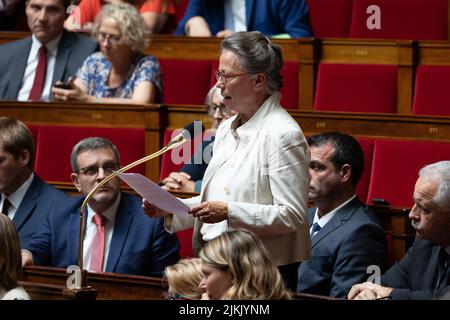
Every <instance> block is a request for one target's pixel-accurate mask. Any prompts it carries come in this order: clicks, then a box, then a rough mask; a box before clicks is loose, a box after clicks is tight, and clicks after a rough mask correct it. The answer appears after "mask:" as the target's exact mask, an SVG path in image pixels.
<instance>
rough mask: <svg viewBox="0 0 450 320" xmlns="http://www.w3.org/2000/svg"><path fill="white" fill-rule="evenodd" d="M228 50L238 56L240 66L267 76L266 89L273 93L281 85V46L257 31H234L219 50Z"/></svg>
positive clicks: (251, 72) (253, 72)
mask: <svg viewBox="0 0 450 320" xmlns="http://www.w3.org/2000/svg"><path fill="white" fill-rule="evenodd" d="M224 50H229V51H231V52H233V53H234V54H235V55H237V56H238V58H239V62H240V64H241V67H242V68H243V69H244V70H245V71H246V72H248V73H250V74H258V73H262V74H264V75H265V76H266V77H267V91H268V93H269V94H273V93H275V92H276V91H279V90H280V89H281V88H282V87H283V76H282V75H281V68H282V67H283V63H284V61H283V55H282V54H281V48H280V47H279V46H277V45H276V44H274V43H272V41H271V40H270V39H269V38H267V37H266V36H264V35H263V34H262V33H261V32H259V31H251V32H246V31H240V32H234V33H232V34H231V35H229V36H228V37H226V38H225V39H224V40H223V41H222V44H221V51H222V52H223V51H224Z"/></svg>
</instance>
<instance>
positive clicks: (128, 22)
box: [92, 3, 150, 52]
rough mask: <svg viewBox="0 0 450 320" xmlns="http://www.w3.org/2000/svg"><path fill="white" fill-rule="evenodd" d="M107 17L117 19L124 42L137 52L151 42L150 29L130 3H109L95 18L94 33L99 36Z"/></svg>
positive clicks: (141, 50)
mask: <svg viewBox="0 0 450 320" xmlns="http://www.w3.org/2000/svg"><path fill="white" fill-rule="evenodd" d="M105 18H112V19H114V20H116V21H117V24H118V25H119V28H120V31H121V32H122V37H123V39H124V42H125V43H126V44H127V45H129V46H131V48H132V50H133V51H135V52H143V51H144V50H145V48H147V46H148V44H149V38H148V36H149V34H150V33H149V30H148V28H147V25H146V24H145V21H144V19H143V18H142V15H141V14H140V13H139V11H138V10H137V9H136V8H135V7H134V6H132V5H131V4H128V3H119V4H108V5H106V6H104V7H103V8H102V10H101V11H100V13H99V15H98V16H97V18H95V23H94V27H93V29H92V34H93V35H94V37H95V38H97V36H98V33H99V29H100V24H101V22H102V21H103V19H105Z"/></svg>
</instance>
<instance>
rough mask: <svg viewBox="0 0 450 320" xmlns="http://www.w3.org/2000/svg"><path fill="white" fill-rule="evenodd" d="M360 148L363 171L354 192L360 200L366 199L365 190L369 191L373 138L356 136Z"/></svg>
mask: <svg viewBox="0 0 450 320" xmlns="http://www.w3.org/2000/svg"><path fill="white" fill-rule="evenodd" d="M357 140H358V142H359V144H360V145H361V148H362V149H363V152H364V171H363V174H362V176H361V178H360V179H359V182H358V185H357V186H356V194H357V195H358V197H359V199H360V200H361V201H362V202H365V201H366V199H367V192H368V191H369V183H370V174H371V172H372V160H373V146H374V144H375V142H374V140H373V139H369V138H357Z"/></svg>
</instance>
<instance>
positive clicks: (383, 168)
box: [367, 140, 450, 207]
mask: <svg viewBox="0 0 450 320" xmlns="http://www.w3.org/2000/svg"><path fill="white" fill-rule="evenodd" d="M448 159H450V143H443V142H425V141H397V140H391V141H387V140H378V141H376V142H375V148H374V153H373V166H372V174H371V178H370V185H369V193H368V197H367V200H368V202H370V200H371V199H373V198H381V199H384V200H387V201H388V202H390V203H391V205H394V206H405V207H411V206H412V204H413V200H412V199H413V191H414V185H415V183H416V180H417V177H418V173H419V170H420V168H422V167H423V166H425V165H427V164H430V163H433V162H437V161H441V160H448Z"/></svg>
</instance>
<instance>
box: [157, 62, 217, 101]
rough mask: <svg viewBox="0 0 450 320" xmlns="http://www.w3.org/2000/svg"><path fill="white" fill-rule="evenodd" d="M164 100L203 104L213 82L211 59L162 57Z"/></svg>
mask: <svg viewBox="0 0 450 320" xmlns="http://www.w3.org/2000/svg"><path fill="white" fill-rule="evenodd" d="M159 62H160V64H161V68H162V71H163V82H164V102H165V103H173V104H203V103H204V101H205V97H206V94H207V93H208V90H209V88H210V82H211V78H210V77H211V61H209V60H178V59H160V60H159Z"/></svg>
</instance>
